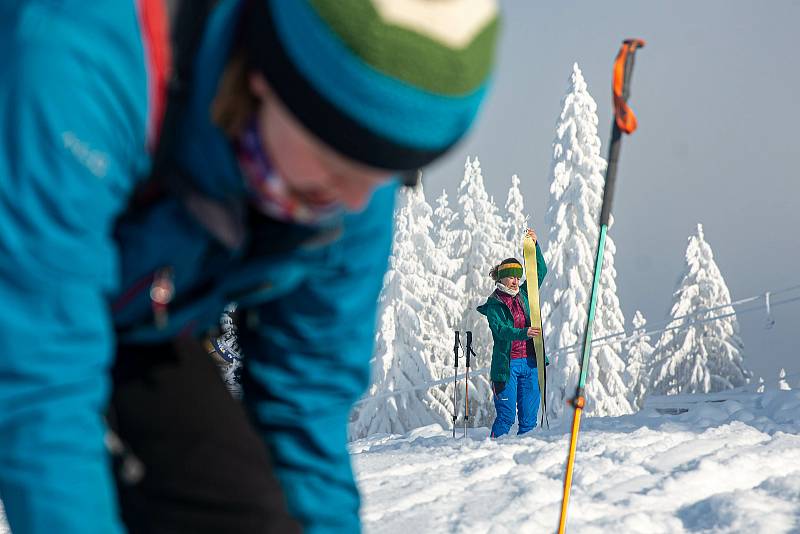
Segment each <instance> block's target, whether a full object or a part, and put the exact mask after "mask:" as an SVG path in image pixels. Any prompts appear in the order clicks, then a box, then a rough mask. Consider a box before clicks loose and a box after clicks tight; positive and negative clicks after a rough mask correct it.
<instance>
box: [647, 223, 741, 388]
mask: <svg viewBox="0 0 800 534" xmlns="http://www.w3.org/2000/svg"><path fill="white" fill-rule="evenodd" d="M672 302H673V303H672V309H671V311H670V316H671V317H672V319H673V320H672V321H671V322H670V324H669V327H679V328H676V329H673V330H667V331H666V332H664V333H663V334H662V335H661V338H660V339H659V340H658V344H657V345H656V349H655V352H654V354H653V361H654V367H653V374H652V381H653V382H652V392H653V393H657V394H661V395H674V394H677V393H709V392H715V391H722V390H725V389H732V388H735V387H739V386H743V385H745V384H747V383H748V382H749V381H750V378H751V376H752V374H751V373H750V372H749V371H748V370H747V369H745V367H744V361H743V354H742V353H743V350H744V346H743V344H742V340H741V338H740V337H739V323H738V321H737V320H736V315H735V312H734V310H733V308H732V307H724V305H725V304H728V303H730V302H731V296H730V292H729V291H728V287H727V285H725V280H724V279H723V278H722V273H720V271H719V268H718V267H717V264H716V262H715V261H714V254H713V253H712V251H711V247H710V246H709V245H708V243H706V241H705V237H704V235H703V226H702V225H700V224H698V225H697V233H696V234H695V235H692V236H689V244H688V246H687V247H686V268H685V271H684V273H683V275H682V276H681V278H680V281H679V282H678V285H677V289H676V290H675V293H674V294H673V301H672ZM720 306H723V307H720ZM709 308H717V309H714V310H711V311H708V309H709ZM726 314H733V315H730V316H728V317H724V318H720V319H717V320H708V319H711V318H714V317H718V316H721V315H726Z"/></svg>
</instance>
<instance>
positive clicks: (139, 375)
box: [109, 339, 300, 534]
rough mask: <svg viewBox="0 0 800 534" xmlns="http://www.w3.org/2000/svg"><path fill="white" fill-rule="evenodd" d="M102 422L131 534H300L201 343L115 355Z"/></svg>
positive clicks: (258, 444)
mask: <svg viewBox="0 0 800 534" xmlns="http://www.w3.org/2000/svg"><path fill="white" fill-rule="evenodd" d="M109 420H110V424H111V427H112V429H113V430H114V431H115V432H116V434H117V436H118V437H119V438H120V439H119V441H120V442H121V444H120V445H119V446H118V449H119V450H120V451H121V453H120V454H117V455H115V458H116V459H115V466H114V472H115V476H116V480H117V489H118V494H119V503H120V509H121V513H122V518H123V521H124V522H125V525H126V527H127V528H128V530H129V531H130V532H131V533H132V534H139V533H154V534H162V533H163V534H178V533H192V534H204V533H209V534H211V533H226V534H228V533H231V534H238V533H241V534H249V533H267V532H275V533H281V534H283V533H291V532H300V527H299V525H298V524H297V523H296V522H295V521H294V520H293V519H292V518H291V517H290V516H289V514H288V512H287V510H286V504H285V498H284V495H283V491H282V489H281V487H280V485H279V484H278V481H277V479H276V478H275V475H274V472H273V469H272V465H271V463H270V460H269V457H268V454H267V451H266V448H265V446H264V444H263V441H262V440H261V438H260V437H259V436H258V435H257V433H256V431H255V429H254V427H253V426H252V425H251V423H250V421H249V419H248V416H247V413H246V412H245V410H244V408H243V406H242V405H241V404H240V403H239V401H237V400H236V399H234V398H233V397H232V396H231V395H230V393H229V392H228V391H227V389H226V388H225V385H224V383H223V381H222V379H221V377H220V375H219V371H218V369H217V367H216V365H215V364H214V363H213V362H212V360H211V357H210V356H209V355H208V354H207V353H206V351H205V350H204V349H203V347H202V344H201V343H199V342H197V341H195V340H190V339H181V340H178V341H175V342H172V343H165V344H161V345H139V346H133V345H126V346H120V347H118V350H117V359H116V363H115V367H114V370H113V393H112V401H111V410H110V415H109Z"/></svg>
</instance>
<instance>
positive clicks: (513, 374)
mask: <svg viewBox="0 0 800 534" xmlns="http://www.w3.org/2000/svg"><path fill="white" fill-rule="evenodd" d="M527 235H528V236H529V237H531V238H532V239H533V240H534V241H536V234H535V233H534V231H533V230H530V229H529V230H528V231H527ZM536 264H537V275H538V278H539V279H538V280H537V283H538V286H539V287H540V286H541V285H542V280H544V276H545V274H546V273H547V266H546V265H545V262H544V257H543V256H542V252H541V249H540V248H539V244H538V242H537V243H536ZM523 271H524V270H523V267H522V264H521V263H520V261H519V260H517V259H516V258H506V259H505V260H503V261H502V262H500V263H499V264H498V265H496V266H494V267H492V269H491V270H490V272H489V276H491V277H492V280H494V282H495V285H496V288H495V291H494V292H493V293H492V294H491V295H490V296H489V298H488V299H487V300H486V303H485V304H483V305H481V306H479V307H478V308H477V309H478V311H479V312H480V313H481V314H483V315H485V316H486V320H487V321H488V322H489V329H490V330H491V331H492V340H493V342H494V347H493V349H492V365H491V372H490V378H491V381H492V391H493V392H494V406H495V411H496V412H497V417H496V418H495V420H494V424H492V437H493V438H497V437H500V436H502V435H504V434H507V433H508V431H509V430H510V429H511V426H512V425H513V424H514V420H515V418H516V417H517V413H518V414H519V430H518V432H517V433H518V434H524V433H526V432H529V431H530V430H532V429H533V428H534V427H535V426H536V414H537V412H538V410H539V403H540V401H539V395H540V393H539V384H538V380H537V369H536V368H537V365H536V357H535V356H536V355H535V350H534V345H533V342H532V341H531V340H532V339H533V338H534V337H536V336H540V335H541V334H542V332H541V329H540V328H537V327H534V326H531V319H530V309H529V305H528V289H527V286H526V285H525V284H522V285H521V284H520V282H521V280H522V277H523Z"/></svg>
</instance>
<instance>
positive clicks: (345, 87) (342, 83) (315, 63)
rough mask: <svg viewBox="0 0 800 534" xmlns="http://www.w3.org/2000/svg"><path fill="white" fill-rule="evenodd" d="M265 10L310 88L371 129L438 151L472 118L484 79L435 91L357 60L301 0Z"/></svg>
mask: <svg viewBox="0 0 800 534" xmlns="http://www.w3.org/2000/svg"><path fill="white" fill-rule="evenodd" d="M278 4H280V5H278ZM270 10H271V12H272V16H273V18H274V20H275V26H276V31H277V32H278V34H279V36H280V39H281V42H282V43H283V44H284V47H285V48H286V51H287V53H288V54H289V56H290V57H291V58H292V61H293V62H294V63H295V66H296V67H297V69H298V70H299V71H300V72H302V74H303V76H305V77H306V79H307V80H308V81H309V83H311V85H312V86H313V87H314V89H315V90H316V91H318V92H319V93H320V94H321V95H323V96H324V97H325V98H326V99H328V100H329V101H330V102H331V103H332V104H334V105H335V106H336V107H338V108H339V109H340V110H342V111H343V112H344V113H346V114H347V115H349V116H351V117H353V118H354V119H355V120H357V121H358V122H360V123H361V124H363V125H364V126H365V127H367V128H368V129H370V130H372V131H374V132H375V133H377V134H379V135H382V136H384V137H386V138H387V139H390V140H392V141H394V142H397V143H402V144H406V145H409V146H414V147H419V148H424V149H439V148H442V147H446V146H448V145H450V144H452V143H453V142H455V141H456V140H457V139H458V138H459V137H461V135H463V133H464V132H465V131H466V130H467V129H468V128H469V126H470V124H471V123H472V121H473V120H474V118H475V115H476V113H477V110H478V106H479V104H480V102H481V101H482V100H483V97H484V95H485V93H486V90H487V87H488V81H487V83H484V84H483V85H482V86H480V87H479V88H478V89H476V90H475V91H473V92H471V93H467V94H465V95H462V96H455V97H453V96H443V95H437V94H434V93H431V92H429V91H425V90H422V89H420V88H417V87H414V86H412V85H410V84H408V83H406V82H403V81H401V80H398V79H395V78H392V77H389V76H386V75H385V74H383V73H381V72H379V71H377V70H376V69H374V68H373V67H371V66H369V65H367V64H366V63H364V62H363V61H361V60H360V58H359V57H358V56H356V55H355V54H353V52H351V51H350V49H349V48H348V47H347V46H346V45H345V44H344V43H343V42H342V41H341V39H340V38H339V37H338V36H337V35H336V34H335V33H333V32H332V31H331V29H330V28H329V27H328V26H327V24H325V22H324V21H323V20H322V19H321V18H320V17H319V15H318V14H317V13H316V12H315V11H314V10H313V9H312V8H311V6H309V5H308V3H307V2H306V1H304V0H291V1H289V2H278V1H277V0H272V1H271V2H270Z"/></svg>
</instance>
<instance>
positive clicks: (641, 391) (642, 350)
mask: <svg viewBox="0 0 800 534" xmlns="http://www.w3.org/2000/svg"><path fill="white" fill-rule="evenodd" d="M646 324H647V321H646V320H645V318H644V316H643V315H642V312H640V311H639V310H636V313H635V314H634V316H633V335H634V336H636V337H634V338H633V339H631V340H630V341H628V342H627V344H626V347H625V348H626V352H627V365H626V366H625V386H626V389H627V390H628V401H629V402H630V403H631V407H632V408H633V409H634V410H637V411H638V410H641V409H642V406H644V399H645V397H646V396H647V390H648V388H649V387H650V365H651V358H652V355H653V346H652V345H651V344H650V336H648V335H647V334H646V333H645V332H646V328H645V325H646Z"/></svg>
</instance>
